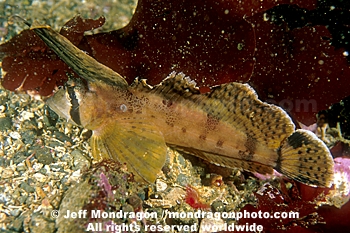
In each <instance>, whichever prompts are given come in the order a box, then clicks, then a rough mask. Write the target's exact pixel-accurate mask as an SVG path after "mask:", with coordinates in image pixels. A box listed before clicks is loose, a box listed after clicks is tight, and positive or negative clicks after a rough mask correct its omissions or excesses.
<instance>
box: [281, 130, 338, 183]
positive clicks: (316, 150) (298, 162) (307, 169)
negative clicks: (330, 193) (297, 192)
mask: <svg viewBox="0 0 350 233" xmlns="http://www.w3.org/2000/svg"><path fill="white" fill-rule="evenodd" d="M279 153H280V154H279V159H278V161H277V165H276V167H275V169H276V170H277V171H279V172H281V173H283V174H285V175H287V176H288V177H290V178H292V179H295V180H297V181H300V182H302V183H305V184H308V185H315V186H324V187H330V186H331V185H332V182H333V174H334V168H333V167H334V162H333V158H332V156H331V154H330V152H329V150H328V148H327V146H326V145H325V144H324V143H323V142H322V141H321V140H320V139H318V138H317V137H316V136H315V135H314V134H313V133H311V132H309V131H306V130H301V129H299V130H296V131H295V132H294V133H293V134H292V135H291V136H289V137H288V138H287V139H286V140H285V141H284V142H283V143H282V145H281V147H280V151H279Z"/></svg>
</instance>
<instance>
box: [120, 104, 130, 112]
mask: <svg viewBox="0 0 350 233" xmlns="http://www.w3.org/2000/svg"><path fill="white" fill-rule="evenodd" d="M120 110H121V111H122V112H126V111H128V107H127V106H126V105H125V104H122V105H120Z"/></svg>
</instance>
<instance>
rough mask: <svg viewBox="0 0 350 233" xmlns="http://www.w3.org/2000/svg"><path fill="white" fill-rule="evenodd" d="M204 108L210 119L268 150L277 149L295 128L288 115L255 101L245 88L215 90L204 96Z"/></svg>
mask: <svg viewBox="0 0 350 233" xmlns="http://www.w3.org/2000/svg"><path fill="white" fill-rule="evenodd" d="M204 96H205V97H203V98H207V101H202V104H203V108H204V109H205V111H207V112H208V113H209V114H210V115H212V116H214V117H217V118H218V119H221V120H222V121H226V122H228V123H230V124H232V125H233V126H234V127H236V128H237V129H239V130H240V131H242V132H244V133H245V134H246V135H247V136H248V137H250V138H251V139H253V140H256V141H257V142H259V143H261V144H262V145H266V146H267V147H268V148H270V149H278V148H279V147H280V145H281V143H282V141H283V140H285V139H286V138H287V137H288V136H290V135H291V134H292V133H293V132H294V129H295V126H294V124H293V122H292V120H291V119H290V117H289V116H288V114H287V113H286V112H285V111H284V110H282V109H281V108H280V107H277V106H275V105H272V104H268V103H264V102H262V101H261V100H259V99H258V96H257V94H256V93H255V91H254V89H253V88H251V87H250V86H249V85H248V84H242V83H235V82H232V83H227V84H223V85H220V86H215V87H213V88H212V90H211V91H210V92H209V93H206V94H205V95H204Z"/></svg>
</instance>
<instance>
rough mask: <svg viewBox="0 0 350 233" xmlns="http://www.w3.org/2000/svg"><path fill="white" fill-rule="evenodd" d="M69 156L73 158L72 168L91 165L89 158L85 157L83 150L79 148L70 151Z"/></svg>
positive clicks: (85, 167) (87, 167)
mask: <svg viewBox="0 0 350 233" xmlns="http://www.w3.org/2000/svg"><path fill="white" fill-rule="evenodd" d="M70 154H71V156H72V157H73V159H74V170H75V171H76V170H79V169H89V168H90V166H91V160H90V159H89V158H87V156H84V154H83V152H82V151H81V150H79V149H75V150H73V151H72V152H71V153H70Z"/></svg>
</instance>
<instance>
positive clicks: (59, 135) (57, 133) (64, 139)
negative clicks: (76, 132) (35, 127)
mask: <svg viewBox="0 0 350 233" xmlns="http://www.w3.org/2000/svg"><path fill="white" fill-rule="evenodd" d="M53 135H54V136H55V137H56V139H57V140H60V141H61V142H63V143H64V142H70V143H71V144H73V141H72V139H71V138H70V137H68V136H67V135H65V134H64V133H61V132H60V131H57V130H56V131H54V132H53Z"/></svg>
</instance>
